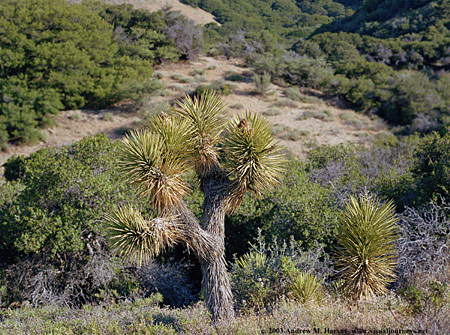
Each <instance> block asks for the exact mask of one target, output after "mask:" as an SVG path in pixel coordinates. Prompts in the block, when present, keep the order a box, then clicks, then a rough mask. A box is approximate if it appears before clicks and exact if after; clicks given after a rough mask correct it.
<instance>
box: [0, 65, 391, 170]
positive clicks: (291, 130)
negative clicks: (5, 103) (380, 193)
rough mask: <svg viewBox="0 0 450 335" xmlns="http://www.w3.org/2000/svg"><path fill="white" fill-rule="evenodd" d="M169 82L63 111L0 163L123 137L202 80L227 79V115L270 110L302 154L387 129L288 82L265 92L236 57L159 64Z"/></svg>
mask: <svg viewBox="0 0 450 335" xmlns="http://www.w3.org/2000/svg"><path fill="white" fill-rule="evenodd" d="M155 76H158V77H159V78H160V80H161V81H162V82H163V83H164V85H165V88H164V89H162V90H159V91H158V92H155V93H156V94H155V95H154V96H152V97H149V99H148V101H147V103H146V104H144V106H146V107H143V108H141V111H140V112H139V111H136V110H133V109H130V108H129V107H130V105H129V104H126V103H123V104H122V105H119V106H117V107H115V108H111V109H107V110H101V111H92V110H76V111H64V112H61V113H60V114H59V116H58V117H57V118H56V122H57V125H56V126H54V127H52V128H49V129H46V130H43V133H44V136H43V138H44V140H43V141H42V142H40V143H38V144H36V145H32V146H13V145H9V146H8V147H7V150H6V151H4V152H0V165H2V164H3V163H4V162H6V160H7V159H8V158H9V157H11V156H12V155H29V154H30V153H32V152H34V151H37V150H39V149H41V148H44V147H54V146H61V145H66V144H71V143H74V142H76V141H79V140H81V139H82V138H83V137H85V136H90V135H94V134H98V133H105V134H107V136H108V137H109V138H111V139H119V138H122V137H123V136H124V134H125V133H126V131H127V130H129V129H131V128H133V127H137V126H142V124H143V122H144V120H143V117H142V115H143V113H142V110H144V112H145V109H146V108H149V109H151V108H152V107H153V106H156V105H157V104H161V103H168V104H172V105H173V104H174V102H175V101H176V100H177V99H181V98H182V97H183V96H184V95H185V94H186V93H191V92H192V91H193V90H194V89H195V88H196V87H197V86H199V85H210V84H211V83H216V84H217V83H219V84H220V85H224V84H225V85H227V86H228V87H229V88H230V90H231V94H229V95H226V96H224V97H223V98H224V100H225V102H226V104H227V106H228V112H227V113H228V116H231V115H233V114H241V115H242V114H243V113H245V111H247V110H249V111H252V112H256V113H261V114H263V115H265V116H266V117H267V118H268V120H269V121H270V122H271V124H272V126H273V133H274V135H275V137H276V138H277V139H278V140H279V141H280V142H281V144H282V145H283V146H285V147H286V148H287V149H288V150H289V151H290V152H292V153H293V154H294V155H297V156H300V157H301V156H303V155H304V154H305V153H306V152H307V151H308V150H309V149H310V148H311V147H314V146H317V145H321V144H341V143H369V141H370V140H371V139H372V138H373V137H374V136H378V135H379V134H381V133H383V132H385V131H386V127H385V126H384V125H383V123H382V122H380V121H379V120H372V119H369V118H368V117H366V116H364V115H361V114H357V113H355V112H354V111H352V110H349V109H342V108H339V107H336V106H335V105H336V104H335V103H333V101H327V100H323V99H320V98H317V97H314V96H311V95H306V94H305V95H304V96H303V101H293V100H290V99H288V98H287V97H286V96H285V88H282V87H280V86H277V85H273V84H272V85H271V87H270V93H269V94H267V95H266V96H261V95H257V94H255V92H254V90H255V89H254V84H253V82H252V74H251V73H250V69H249V68H247V67H245V65H244V63H243V61H241V60H237V59H231V60H227V59H225V58H212V57H202V58H200V59H199V60H197V61H195V62H181V63H175V64H169V65H164V66H160V67H159V68H157V69H156V70H155Z"/></svg>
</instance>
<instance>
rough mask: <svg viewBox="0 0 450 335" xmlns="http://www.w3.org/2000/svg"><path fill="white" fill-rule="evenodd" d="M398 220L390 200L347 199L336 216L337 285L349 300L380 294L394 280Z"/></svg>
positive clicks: (363, 196) (367, 196)
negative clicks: (337, 246) (338, 280)
mask: <svg viewBox="0 0 450 335" xmlns="http://www.w3.org/2000/svg"><path fill="white" fill-rule="evenodd" d="M397 221H398V218H397V217H396V216H395V210H394V205H393V203H392V201H389V202H386V203H384V204H381V203H380V201H379V200H377V199H375V198H373V197H371V196H369V195H367V194H364V195H361V196H359V198H355V197H350V199H349V200H348V201H347V202H346V204H345V206H344V209H343V210H342V211H341V213H340V217H339V226H338V231H339V234H338V236H337V240H338V244H339V249H338V252H337V254H336V257H337V262H336V263H337V267H338V270H339V274H340V279H342V280H343V284H342V286H341V288H342V291H343V293H344V294H345V295H347V296H348V297H349V298H351V299H353V300H358V299H360V298H361V297H362V296H373V295H381V294H384V293H386V292H387V285H388V284H389V283H390V282H392V281H394V279H395V272H394V270H395V267H396V246H395V241H396V239H397V237H398V227H397V225H396V223H397Z"/></svg>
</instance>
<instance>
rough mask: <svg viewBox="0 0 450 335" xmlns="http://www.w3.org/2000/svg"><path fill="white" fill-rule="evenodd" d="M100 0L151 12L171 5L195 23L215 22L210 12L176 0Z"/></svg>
mask: <svg viewBox="0 0 450 335" xmlns="http://www.w3.org/2000/svg"><path fill="white" fill-rule="evenodd" d="M101 1H102V2H107V3H111V4H114V5H120V4H131V5H133V6H135V7H136V8H143V9H148V10H149V11H151V12H156V11H158V10H160V9H161V8H164V7H167V6H169V7H171V8H172V10H174V11H179V12H181V14H182V15H184V16H186V17H187V18H189V19H191V20H192V21H194V22H195V23H196V24H201V25H204V24H207V23H211V22H215V23H217V22H216V21H215V18H214V16H213V15H212V14H210V13H208V12H207V11H204V10H203V9H200V8H193V7H191V6H188V5H185V4H182V3H181V2H179V1H178V0H101ZM69 2H70V3H80V2H82V0H69Z"/></svg>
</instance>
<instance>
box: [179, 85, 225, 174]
mask: <svg viewBox="0 0 450 335" xmlns="http://www.w3.org/2000/svg"><path fill="white" fill-rule="evenodd" d="M178 106H179V107H180V110H179V111H177V112H178V114H179V115H180V116H181V117H182V118H183V119H185V120H186V121H187V122H188V123H189V125H190V126H191V127H192V137H191V139H192V141H193V156H192V157H193V158H194V168H195V170H196V172H197V174H198V175H200V176H204V175H207V174H209V173H211V172H212V171H213V170H214V169H216V168H217V167H218V166H219V162H218V151H217V147H216V145H217V143H218V142H219V141H220V134H221V133H222V131H223V128H224V125H225V122H224V120H223V114H224V112H225V104H224V102H223V100H222V99H221V98H220V96H219V95H218V94H217V93H215V92H214V91H207V92H205V93H204V94H202V95H200V96H194V98H191V97H189V96H186V97H185V98H184V99H183V100H182V101H180V102H179V103H178Z"/></svg>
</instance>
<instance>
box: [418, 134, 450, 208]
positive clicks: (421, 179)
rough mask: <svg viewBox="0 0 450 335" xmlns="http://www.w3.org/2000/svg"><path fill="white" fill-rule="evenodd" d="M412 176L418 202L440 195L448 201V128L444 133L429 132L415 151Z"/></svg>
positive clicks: (449, 157)
mask: <svg viewBox="0 0 450 335" xmlns="http://www.w3.org/2000/svg"><path fill="white" fill-rule="evenodd" d="M412 174H413V178H414V179H415V180H416V181H417V182H416V183H417V188H418V190H417V191H418V196H419V199H420V200H419V199H418V200H419V203H418V204H420V203H421V204H425V203H427V202H429V199H433V200H435V201H438V200H440V199H439V198H440V197H442V198H443V199H446V200H447V201H450V129H449V130H447V133H446V134H445V135H442V136H441V135H439V134H438V133H433V134H430V135H428V136H426V137H424V138H423V140H422V141H421V143H420V145H419V147H418V149H417V150H416V152H415V164H414V167H413V168H412Z"/></svg>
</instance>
